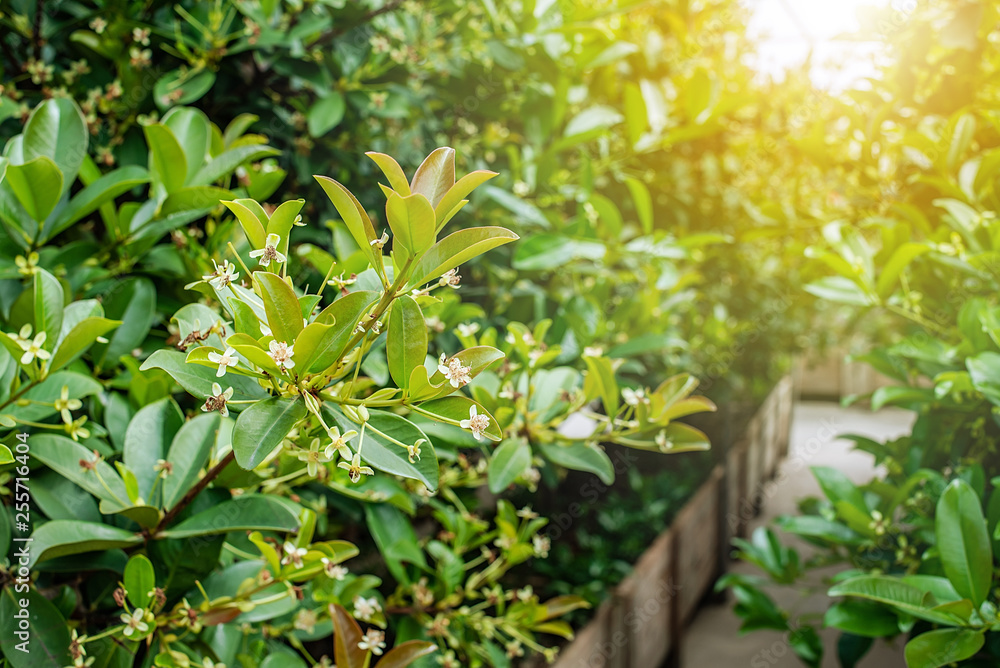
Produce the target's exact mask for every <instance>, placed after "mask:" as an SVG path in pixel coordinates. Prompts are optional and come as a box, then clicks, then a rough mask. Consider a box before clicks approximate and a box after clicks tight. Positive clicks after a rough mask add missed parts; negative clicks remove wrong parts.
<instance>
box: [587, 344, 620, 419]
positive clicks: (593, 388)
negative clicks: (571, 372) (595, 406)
mask: <svg viewBox="0 0 1000 668" xmlns="http://www.w3.org/2000/svg"><path fill="white" fill-rule="evenodd" d="M583 361H584V362H586V364H587V370H588V372H589V373H588V374H587V376H586V378H585V379H584V391H585V392H586V395H587V397H589V398H591V399H595V398H597V397H600V398H601V402H602V403H603V404H604V412H605V413H606V414H607V415H608V416H609V417H613V416H615V415H617V414H618V381H617V380H615V371H614V368H612V366H611V360H609V359H608V358H606V357H584V358H583Z"/></svg>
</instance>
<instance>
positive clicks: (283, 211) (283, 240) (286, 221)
mask: <svg viewBox="0 0 1000 668" xmlns="http://www.w3.org/2000/svg"><path fill="white" fill-rule="evenodd" d="M305 203H306V201H305V200H303V199H292V200H288V201H287V202H282V203H281V205H280V206H279V207H278V208H277V209H275V210H274V213H272V214H271V217H270V218H269V219H268V221H267V233H268V234H277V235H278V238H279V239H280V241H279V242H278V252H279V253H281V254H283V255H288V242H289V239H290V237H291V233H292V225H294V224H295V219H296V218H297V217H298V215H299V211H301V210H302V206H303V205H304V204H305Z"/></svg>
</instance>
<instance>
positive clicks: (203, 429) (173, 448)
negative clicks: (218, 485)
mask: <svg viewBox="0 0 1000 668" xmlns="http://www.w3.org/2000/svg"><path fill="white" fill-rule="evenodd" d="M244 412H246V411H244ZM221 419H222V417H221V416H220V415H219V414H218V413H214V412H213V413H207V414H203V415H198V416H197V417H195V418H192V419H191V420H188V421H187V422H185V423H184V425H183V426H182V427H181V428H180V431H178V432H177V435H176V436H174V439H173V442H172V443H171V444H170V451H169V452H168V453H167V457H166V459H167V461H168V462H170V463H171V464H173V471H172V472H171V474H170V475H168V476H167V478H166V479H165V480H164V481H163V504H162V505H163V507H164V508H173V507H174V506H175V505H177V503H178V502H179V501H180V500H181V499H182V498H183V497H184V495H185V494H186V493H187V492H188V490H189V489H190V488H191V487H192V486H193V485H194V484H195V483H196V482H197V481H198V472H199V471H201V469H202V467H204V466H205V463H206V462H207V461H208V457H209V455H211V454H212V446H214V445H215V439H216V436H217V434H218V431H219V422H220V420H221Z"/></svg>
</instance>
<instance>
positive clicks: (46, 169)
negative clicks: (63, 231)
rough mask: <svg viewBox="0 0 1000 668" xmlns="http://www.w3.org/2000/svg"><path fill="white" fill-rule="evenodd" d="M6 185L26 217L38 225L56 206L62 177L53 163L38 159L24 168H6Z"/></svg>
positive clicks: (13, 166)
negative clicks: (26, 213)
mask: <svg viewBox="0 0 1000 668" xmlns="http://www.w3.org/2000/svg"><path fill="white" fill-rule="evenodd" d="M7 184H8V185H9V186H10V188H11V190H13V191H14V194H15V195H16V196H17V199H18V201H19V202H21V206H23V207H24V210H25V211H27V212H28V215H29V216H31V217H32V218H34V219H35V221H37V222H39V223H41V222H42V221H44V220H45V219H46V218H48V217H49V214H50V213H52V209H54V208H55V206H56V204H58V203H59V197H60V195H61V194H62V188H63V175H62V174H61V173H60V172H59V168H58V167H57V166H56V163H55V162H53V161H52V160H51V159H50V158H47V157H45V156H40V157H37V158H35V159H34V160H32V161H31V162H26V163H24V164H23V165H10V166H8V167H7Z"/></svg>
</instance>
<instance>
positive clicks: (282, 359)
mask: <svg viewBox="0 0 1000 668" xmlns="http://www.w3.org/2000/svg"><path fill="white" fill-rule="evenodd" d="M294 348H295V346H290V345H288V344H287V343H285V342H284V341H271V343H270V344H269V345H268V353H267V354H268V355H269V356H270V357H271V359H273V360H274V363H275V364H277V365H278V368H279V369H281V370H282V371H288V370H289V369H291V368H292V367H294V366H295V362H293V361H292V355H293V354H294V351H293V349H294Z"/></svg>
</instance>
